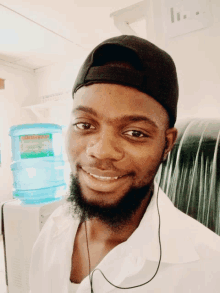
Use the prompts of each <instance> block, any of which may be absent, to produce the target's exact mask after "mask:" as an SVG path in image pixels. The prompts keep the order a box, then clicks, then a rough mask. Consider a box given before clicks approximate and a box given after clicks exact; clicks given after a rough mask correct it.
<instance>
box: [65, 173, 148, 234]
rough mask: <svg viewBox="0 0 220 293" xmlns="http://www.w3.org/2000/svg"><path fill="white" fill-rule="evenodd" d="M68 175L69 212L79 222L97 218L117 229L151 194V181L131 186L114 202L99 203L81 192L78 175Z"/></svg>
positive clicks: (129, 218)
mask: <svg viewBox="0 0 220 293" xmlns="http://www.w3.org/2000/svg"><path fill="white" fill-rule="evenodd" d="M70 176H71V181H70V191H69V196H68V197H67V199H66V200H67V202H69V203H70V209H69V212H70V213H71V214H72V216H73V217H75V216H76V217H78V218H79V219H80V221H81V222H84V221H86V220H90V219H93V218H97V219H99V220H100V221H101V222H103V223H105V224H106V225H107V226H109V227H110V228H111V229H112V230H114V231H119V230H120V229H121V228H122V227H124V226H126V224H127V223H129V221H130V220H131V218H132V216H133V215H134V214H135V212H136V211H137V210H138V208H139V207H140V206H141V203H142V201H143V200H144V199H145V198H146V197H147V196H152V194H153V188H152V187H153V181H152V182H150V183H149V184H147V185H145V186H143V187H140V188H132V187H131V188H130V189H129V190H128V191H127V192H126V193H125V194H124V196H123V197H122V198H121V199H120V200H119V201H117V202H116V203H113V204H102V205H101V204H98V203H94V202H90V201H88V200H87V199H86V197H85V196H84V194H83V192H82V189H81V186H80V182H79V180H78V177H77V176H74V175H73V174H71V175H70ZM150 192H151V194H150ZM104 197H105V194H104V193H103V198H104Z"/></svg>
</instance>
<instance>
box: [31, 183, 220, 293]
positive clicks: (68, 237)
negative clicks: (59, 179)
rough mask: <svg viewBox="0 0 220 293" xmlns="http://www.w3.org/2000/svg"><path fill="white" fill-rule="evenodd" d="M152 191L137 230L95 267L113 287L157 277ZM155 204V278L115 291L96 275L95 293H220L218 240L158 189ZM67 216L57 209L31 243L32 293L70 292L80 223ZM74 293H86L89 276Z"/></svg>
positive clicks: (154, 198)
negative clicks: (75, 242)
mask: <svg viewBox="0 0 220 293" xmlns="http://www.w3.org/2000/svg"><path fill="white" fill-rule="evenodd" d="M157 188H158V186H157V184H155V189H154V195H153V197H152V199H151V202H150V204H149V206H148V208H147V210H146V212H145V214H144V216H143V218H142V220H141V222H140V224H139V226H138V228H137V229H136V230H135V231H134V232H133V234H132V235H131V236H130V237H129V238H128V239H127V241H125V242H123V243H121V244H119V245H117V246H116V247H114V248H113V249H112V250H111V251H110V252H109V253H108V254H107V255H106V256H105V257H104V258H103V259H102V261H101V262H100V263H99V264H98V266H97V267H96V268H98V269H100V270H101V271H102V272H103V274H104V275H105V276H106V278H107V279H108V280H109V281H110V282H112V283H113V284H115V285H117V286H120V287H130V286H135V285H139V284H142V283H145V282H147V281H148V280H150V279H151V278H152V277H153V275H154V274H155V272H156V269H157V266H158V261H159V257H160V249H159V240H158V224H159V217H158V212H157V204H156V202H157V201H156V199H157ZM158 203H159V212H160V217H161V229H160V235H161V245H162V261H161V265H160V268H159V271H158V273H157V275H156V276H155V278H153V280H152V281H151V282H150V283H148V284H147V285H144V286H141V287H138V288H134V289H129V290H128V289H118V288H115V287H113V286H112V285H110V284H109V283H108V282H107V281H106V280H105V279H104V277H103V276H102V274H101V273H100V272H99V271H98V270H97V271H95V272H94V274H93V291H94V293H107V292H112V293H116V292H127V293H128V292H129V293H130V292H132V293H133V292H135V293H145V292H152V293H163V292H164V293H168V292H169V293H207V292H212V293H217V292H218V293H219V292H220V237H219V236H218V235H216V234H215V233H214V232H212V231H211V230H209V229H208V228H206V227H205V226H203V225H202V224H200V223H199V222H198V221H196V220H194V219H193V218H191V217H189V216H187V215H186V214H184V213H182V212H181V211H179V210H178V209H176V208H175V207H174V206H173V204H172V202H171V201H170V199H169V198H168V197H167V196H166V195H165V194H164V193H163V191H162V190H161V189H159V197H158ZM66 211H67V205H65V204H64V205H62V206H60V207H59V208H58V209H56V210H55V211H54V212H53V214H52V215H51V216H50V217H49V219H48V220H47V222H46V223H45V225H44V227H43V228H42V230H41V232H40V235H39V237H38V239H37V241H36V242H35V245H34V247H33V251H32V259H31V267H30V289H31V293H39V292H40V293H71V291H70V290H71V289H70V287H71V285H70V272H71V265H72V264H71V260H72V252H73V243H74V238H75V235H76V232H77V228H78V225H79V220H78V219H73V218H72V216H71V215H67V214H66ZM73 292H74V291H73ZM76 292H77V293H84V292H91V290H90V282H89V277H88V276H87V277H86V278H84V279H83V280H82V282H81V283H80V285H79V286H78V288H77V291H76Z"/></svg>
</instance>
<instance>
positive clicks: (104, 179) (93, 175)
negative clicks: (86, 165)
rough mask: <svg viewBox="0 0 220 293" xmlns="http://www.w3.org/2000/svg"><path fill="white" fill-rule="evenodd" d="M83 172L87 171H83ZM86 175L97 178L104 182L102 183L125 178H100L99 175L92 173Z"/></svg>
mask: <svg viewBox="0 0 220 293" xmlns="http://www.w3.org/2000/svg"><path fill="white" fill-rule="evenodd" d="M83 171H85V170H84V169H83ZM85 172H86V171H85ZM86 173H87V174H89V175H90V176H92V177H94V178H96V179H98V180H102V181H113V180H117V179H119V178H122V177H124V175H123V176H118V177H107V176H98V175H95V174H92V173H89V172H86Z"/></svg>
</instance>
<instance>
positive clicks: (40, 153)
mask: <svg viewBox="0 0 220 293" xmlns="http://www.w3.org/2000/svg"><path fill="white" fill-rule="evenodd" d="M19 148H20V154H21V159H29V158H41V157H51V156H54V151H53V145H52V134H51V133H43V134H31V135H20V136H19Z"/></svg>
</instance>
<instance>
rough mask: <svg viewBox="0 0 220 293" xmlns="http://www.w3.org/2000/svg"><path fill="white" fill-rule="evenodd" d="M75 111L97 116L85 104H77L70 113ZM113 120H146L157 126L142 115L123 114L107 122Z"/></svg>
mask: <svg viewBox="0 0 220 293" xmlns="http://www.w3.org/2000/svg"><path fill="white" fill-rule="evenodd" d="M77 112H86V113H89V114H91V115H93V116H95V117H97V118H98V117H99V115H98V113H97V112H96V111H95V110H94V109H92V108H90V107H85V106H78V107H76V108H74V109H73V111H72V114H75V113H77ZM107 121H108V120H107ZM112 121H113V122H121V121H125V122H146V123H148V124H151V125H152V126H153V127H155V128H158V126H157V125H156V123H155V122H154V121H153V120H151V119H150V118H148V117H146V116H144V115H123V116H121V117H119V118H115V119H112V120H109V123H112Z"/></svg>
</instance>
